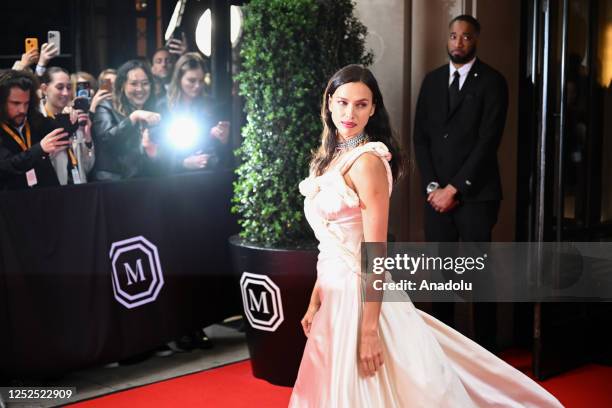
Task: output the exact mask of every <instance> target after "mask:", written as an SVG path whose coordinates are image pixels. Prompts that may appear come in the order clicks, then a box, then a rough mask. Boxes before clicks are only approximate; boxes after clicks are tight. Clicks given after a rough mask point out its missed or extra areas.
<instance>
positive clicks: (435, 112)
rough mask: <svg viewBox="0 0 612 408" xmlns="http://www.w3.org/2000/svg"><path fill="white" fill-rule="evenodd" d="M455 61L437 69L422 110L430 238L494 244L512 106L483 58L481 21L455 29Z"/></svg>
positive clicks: (418, 140) (418, 127)
mask: <svg viewBox="0 0 612 408" xmlns="http://www.w3.org/2000/svg"><path fill="white" fill-rule="evenodd" d="M449 31H450V33H449V38H448V46H447V47H448V55H449V57H450V64H448V65H443V66H441V67H440V68H438V69H436V70H434V71H432V72H430V73H429V74H428V75H427V76H426V77H425V80H424V81H423V85H422V86H421V92H420V95H419V99H418V102H417V107H416V116H415V129H414V147H415V154H416V160H417V164H418V166H419V170H420V172H421V180H422V183H423V191H424V193H426V194H427V204H426V206H425V207H426V208H425V238H426V240H427V241H431V242H452V241H458V240H461V241H466V242H488V241H491V230H492V229H493V226H494V225H495V223H496V222H497V214H498V211H499V202H500V200H501V199H502V188H501V182H500V177H499V166H498V163H497V149H498V147H499V143H500V140H501V137H502V133H503V130H504V125H505V122H506V111H507V108H508V87H507V84H506V80H505V79H504V77H503V76H502V75H501V74H500V73H499V72H497V71H496V70H494V69H493V68H491V67H490V66H488V65H487V64H485V63H484V62H482V61H480V60H479V59H477V58H476V45H477V43H478V36H479V34H480V24H479V23H478V21H477V20H476V19H475V18H474V17H472V16H467V15H462V16H459V17H456V18H455V19H453V21H451V23H450V26H449Z"/></svg>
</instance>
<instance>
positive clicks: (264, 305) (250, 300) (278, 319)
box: [240, 272, 285, 332]
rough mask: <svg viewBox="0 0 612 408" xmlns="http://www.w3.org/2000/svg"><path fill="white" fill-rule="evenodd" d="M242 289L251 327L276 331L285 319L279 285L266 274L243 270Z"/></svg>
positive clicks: (245, 311)
mask: <svg viewBox="0 0 612 408" xmlns="http://www.w3.org/2000/svg"><path fill="white" fill-rule="evenodd" d="M240 289H241V291H242V303H243V305H244V314H245V315H246V317H247V320H248V321H249V323H250V324H251V327H253V328H255V329H259V330H264V331H270V332H273V331H276V329H278V326H280V324H281V323H282V322H283V321H284V320H285V317H284V315H283V303H282V299H281V293H280V289H279V287H278V286H276V284H275V283H274V282H273V281H272V279H270V278H269V277H268V276H266V275H258V274H254V273H250V272H243V274H242V277H241V278H240Z"/></svg>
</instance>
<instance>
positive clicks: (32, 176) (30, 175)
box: [26, 169, 38, 187]
mask: <svg viewBox="0 0 612 408" xmlns="http://www.w3.org/2000/svg"><path fill="white" fill-rule="evenodd" d="M26 180H27V181H28V187H34V186H35V185H36V184H38V180H37V179H36V172H35V171H34V169H30V170H28V171H27V172H26Z"/></svg>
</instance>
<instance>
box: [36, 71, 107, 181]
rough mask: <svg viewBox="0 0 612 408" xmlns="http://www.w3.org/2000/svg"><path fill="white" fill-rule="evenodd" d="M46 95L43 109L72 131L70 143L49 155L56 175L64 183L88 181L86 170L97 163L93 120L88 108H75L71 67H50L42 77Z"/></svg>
mask: <svg viewBox="0 0 612 408" xmlns="http://www.w3.org/2000/svg"><path fill="white" fill-rule="evenodd" d="M40 89H41V91H42V94H43V99H42V100H41V103H40V111H41V113H42V114H43V115H44V116H46V117H48V118H51V119H54V120H55V121H56V122H58V123H57V124H58V126H61V127H63V128H64V129H66V130H67V131H70V136H69V137H70V144H69V145H68V147H67V148H66V149H65V150H62V151H59V152H57V153H55V154H52V155H50V158H51V163H52V164H53V167H54V168H55V172H56V174H57V179H58V181H59V183H60V184H61V185H66V184H82V183H86V182H87V174H88V173H89V172H90V171H91V169H92V168H93V166H94V163H95V152H94V148H93V141H92V137H91V121H90V120H89V115H88V114H87V112H85V111H83V110H79V109H73V108H71V107H70V106H69V105H70V103H71V102H72V95H73V88H72V82H71V81H70V75H69V73H68V71H66V70H65V69H64V68H60V67H50V68H49V69H48V70H47V71H46V72H45V74H44V75H43V76H42V78H41V86H40Z"/></svg>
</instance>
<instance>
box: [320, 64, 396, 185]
mask: <svg viewBox="0 0 612 408" xmlns="http://www.w3.org/2000/svg"><path fill="white" fill-rule="evenodd" d="M350 82H362V83H363V84H365V85H366V86H367V87H368V88H370V91H372V95H373V100H372V103H373V104H374V105H375V109H374V115H372V116H371V117H370V119H369V120H368V123H367V125H366V127H365V132H366V134H367V135H368V138H369V141H371V142H382V143H384V144H385V145H386V146H387V148H388V149H389V152H390V153H391V155H392V158H391V162H390V163H389V165H390V166H391V172H392V173H393V179H394V180H396V181H397V179H398V178H399V177H400V176H401V174H402V158H401V153H400V149H399V145H398V143H397V141H396V140H395V137H394V136H393V130H392V129H391V123H390V121H389V114H388V113H387V109H386V108H385V104H384V102H383V97H382V94H381V92H380V88H379V87H378V82H377V81H376V78H374V75H373V74H372V72H371V71H370V70H369V69H367V68H365V67H363V66H361V65H355V64H353V65H347V66H346V67H344V68H342V69H341V70H340V71H338V72H336V73H335V74H334V75H333V76H332V77H331V79H330V80H329V82H328V83H327V87H326V88H325V92H324V93H323V103H322V104H321V121H322V122H323V133H322V135H321V146H320V147H319V149H318V150H317V151H316V152H315V153H314V156H313V159H312V162H311V164H310V168H311V169H312V170H313V172H314V174H315V175H316V176H320V175H321V174H323V172H324V171H325V169H327V166H329V164H330V163H331V161H332V159H333V158H334V153H335V151H336V144H337V142H336V133H337V131H338V129H336V125H334V121H333V120H332V114H331V111H330V110H329V99H330V97H331V96H332V95H333V94H334V93H335V92H336V89H338V88H339V87H340V86H342V85H344V84H347V83H350Z"/></svg>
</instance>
